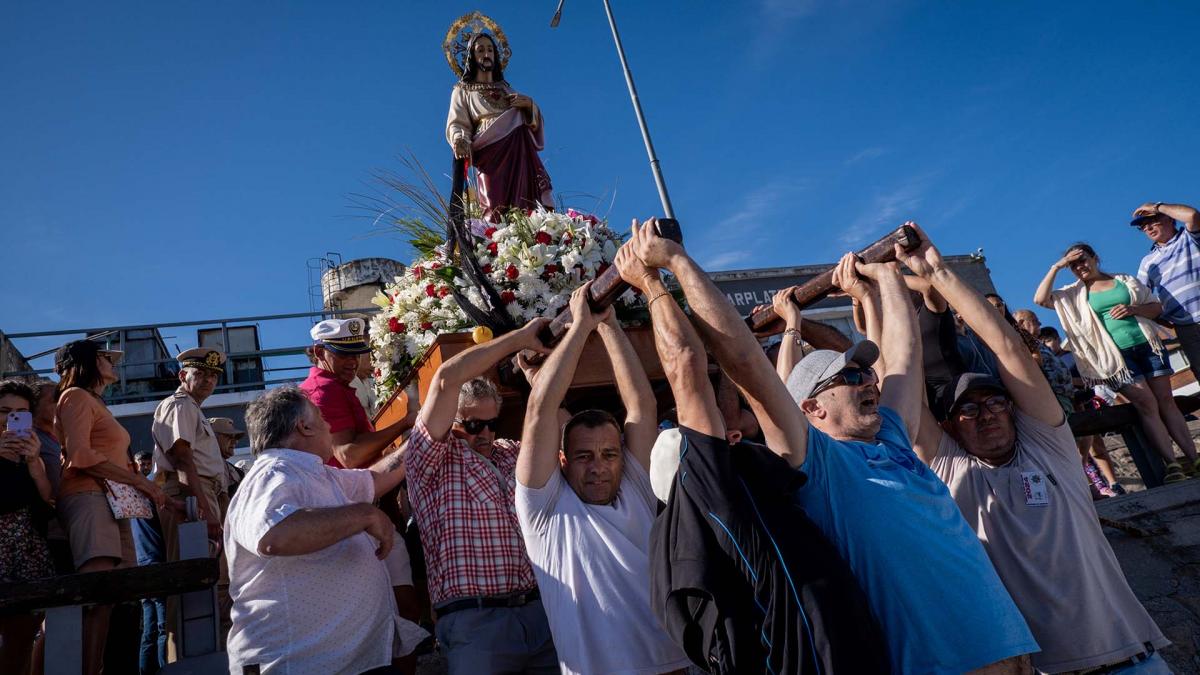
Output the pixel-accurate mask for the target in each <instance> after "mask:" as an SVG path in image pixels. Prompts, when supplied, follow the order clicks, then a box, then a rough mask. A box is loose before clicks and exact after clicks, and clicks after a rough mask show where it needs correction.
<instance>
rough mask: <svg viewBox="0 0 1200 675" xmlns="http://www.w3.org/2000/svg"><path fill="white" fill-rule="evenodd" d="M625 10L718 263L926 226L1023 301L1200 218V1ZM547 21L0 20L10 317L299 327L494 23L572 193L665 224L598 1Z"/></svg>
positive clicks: (689, 229)
mask: <svg viewBox="0 0 1200 675" xmlns="http://www.w3.org/2000/svg"><path fill="white" fill-rule="evenodd" d="M614 4H615V10H616V12H617V15H618V19H619V21H620V25H621V29H622V36H623V38H624V40H625V44H626V49H627V51H628V54H629V58H630V60H631V64H632V66H633V69H634V74H635V77H636V78H637V82H638V85H639V88H640V93H641V95H642V101H643V105H644V107H645V109H646V113H647V116H648V118H649V122H650V126H651V131H652V133H653V134H654V138H655V142H656V145H657V148H658V151H659V154H660V157H661V159H662V163H663V169H664V172H665V174H666V179H667V183H668V185H669V187H670V189H671V193H672V198H673V201H674V204H675V208H676V211H677V214H678V216H679V218H680V220H681V222H682V224H683V227H684V231H685V236H686V240H687V243H688V246H689V248H690V249H691V251H692V252H693V253H694V255H695V256H696V257H697V258H698V259H699V260H700V261H701V262H702V263H703V264H705V265H706V266H708V267H710V268H711V269H740V268H750V267H769V266H778V265H790V264H807V263H819V262H828V261H832V260H834V259H835V258H836V257H837V256H838V255H839V254H841V253H843V252H845V251H846V250H849V249H851V248H854V247H856V246H859V245H861V244H864V243H867V242H869V241H871V240H873V239H874V238H875V237H876V236H878V235H879V234H880V233H882V232H883V231H885V230H886V229H888V228H890V227H893V226H895V225H898V224H899V223H901V222H902V221H903V220H905V219H908V218H913V219H916V220H918V221H919V222H921V223H922V224H924V225H925V227H926V228H927V229H928V230H929V232H930V233H931V235H932V236H933V237H934V239H935V241H936V242H937V243H938V244H939V245H940V247H941V248H942V249H943V251H945V252H946V253H968V252H971V251H974V250H976V249H977V248H979V247H982V248H983V249H984V251H985V253H986V255H987V256H988V262H989V266H990V268H991V270H992V273H993V277H994V279H995V281H996V283H997V286H998V287H999V289H1000V291H1001V293H1002V294H1004V295H1005V296H1006V297H1007V298H1008V299H1009V301H1010V305H1012V306H1013V307H1020V306H1029V305H1031V304H1032V303H1031V302H1030V300H1029V299H1030V298H1031V297H1032V294H1033V290H1034V287H1035V286H1036V284H1037V282H1038V280H1039V279H1040V278H1041V275H1042V274H1043V272H1044V271H1045V269H1046V268H1047V266H1048V265H1049V264H1050V263H1051V262H1052V261H1053V260H1054V259H1056V256H1057V255H1058V254H1059V253H1060V252H1061V250H1062V249H1063V248H1064V247H1065V245H1066V244H1068V243H1070V242H1072V241H1075V240H1077V239H1085V240H1088V241H1090V242H1091V243H1093V244H1094V245H1095V246H1096V248H1097V249H1098V250H1099V251H1100V253H1101V256H1102V257H1103V258H1104V259H1105V265H1106V267H1108V268H1110V269H1111V270H1114V271H1129V272H1132V271H1133V270H1134V269H1135V268H1136V266H1137V261H1138V260H1139V259H1140V257H1141V255H1142V254H1143V253H1144V252H1145V250H1146V243H1145V241H1144V239H1143V238H1142V236H1141V235H1140V234H1139V233H1137V232H1135V231H1134V230H1132V229H1131V228H1129V227H1128V226H1127V225H1126V223H1127V222H1128V215H1129V212H1130V211H1131V210H1132V209H1133V208H1134V207H1136V206H1137V205H1139V204H1141V203H1142V202H1144V201H1159V200H1162V201H1168V202H1171V201H1182V202H1185V203H1187V202H1191V203H1196V202H1200V187H1198V185H1200V184H1198V182H1197V168H1196V159H1195V158H1196V157H1197V156H1200V133H1198V131H1200V129H1198V126H1200V123H1198V122H1197V119H1198V116H1197V111H1198V110H1200V105H1198V104H1200V87H1197V86H1196V85H1197V82H1196V61H1195V57H1194V49H1193V45H1195V44H1196V41H1197V37H1200V9H1198V7H1200V6H1198V5H1196V4H1195V3H1184V2H1138V3H1129V2H1123V3H1116V2H1089V3H1083V2H1066V3H1044V2H1005V3H982V2H936V3H926V2H906V1H903V0H890V1H888V2H857V1H854V0H844V1H829V2H817V1H814V0H796V1H787V0H755V1H747V2H695V1H682V0H679V1H674V2H637V3H634V2H629V1H628V0H615V2H614ZM554 5H555V3H554V2H553V0H547V1H546V2H536V3H535V2H525V1H523V2H501V1H494V2H488V3H483V4H479V5H477V4H474V3H459V2H437V3H431V2H420V3H418V2H397V1H395V0H393V1H392V2H357V3H332V2H307V1H300V0H292V1H288V2H284V1H274V2H255V3H246V2H206V3H199V2H186V3H185V2H172V3H122V2H114V3H82V2H77V3H41V2H27V1H23V0H22V1H17V2H7V3H4V6H3V9H0V64H2V65H0V74H2V75H0V100H3V101H4V103H3V105H0V148H3V152H0V229H2V231H3V232H4V235H5V243H6V245H5V249H6V252H7V255H6V266H5V267H6V274H5V277H6V287H7V288H8V292H7V293H6V294H5V309H4V311H3V312H2V314H0V329H3V330H5V331H8V332H16V331H27V330H50V329H59V328H68V327H75V326H87V325H111V324H119V323H133V322H162V321H175V320H187V319H200V318H208V317H216V316H236V315H246V314H260V313H261V314H267V313H283V312H292V311H304V310H307V308H308V295H307V287H306V286H307V273H306V268H305V261H306V260H307V259H309V258H312V257H315V256H321V255H323V254H325V253H326V252H328V251H335V252H339V253H340V254H341V255H342V257H343V258H345V259H351V258H355V257H364V256H385V257H393V258H398V259H400V260H405V261H406V260H407V259H408V258H409V257H410V255H411V252H409V251H407V250H406V247H405V246H404V244H403V243H402V242H401V241H400V240H399V239H397V238H395V237H390V236H374V235H372V234H371V232H370V224H369V222H368V221H366V220H364V219H362V218H358V217H355V215H354V213H355V212H354V210H353V209H352V208H350V199H349V195H350V194H351V193H355V192H362V191H364V190H368V189H370V182H371V174H372V172H373V171H376V170H379V169H391V170H399V169H401V166H400V163H399V161H398V157H399V156H400V155H402V154H404V153H407V152H409V151H411V152H412V153H414V154H415V155H416V157H417V158H418V159H419V160H420V161H421V162H422V163H423V164H424V166H425V167H426V168H427V169H428V170H429V171H430V172H431V173H435V174H439V175H440V174H443V173H445V172H447V170H448V166H449V157H450V155H449V149H448V147H447V146H446V144H445V141H444V139H443V126H444V120H445V114H446V104H447V101H448V96H449V91H450V87H451V86H452V84H453V75H452V74H451V72H450V71H449V69H448V68H447V67H446V64H445V62H444V59H443V56H442V52H441V46H440V43H441V39H442V37H443V35H444V33H445V30H446V28H447V26H448V25H449V23H450V22H451V21H452V20H453V19H454V18H455V17H457V16H459V15H460V14H463V13H466V12H468V11H470V10H472V9H476V8H479V9H482V10H483V11H484V12H485V13H488V14H490V15H491V16H493V17H494V18H495V19H496V20H497V21H499V22H500V24H501V25H502V27H503V28H504V30H505V31H506V33H507V34H508V37H509V39H510V41H511V45H512V48H513V57H512V61H511V63H510V64H509V67H508V69H507V71H506V74H507V76H508V80H509V81H510V82H511V83H512V84H513V85H514V86H515V87H516V88H517V89H518V90H519V91H522V92H525V93H528V94H529V95H530V96H532V97H533V98H534V99H535V100H536V101H537V102H538V103H539V105H540V106H541V107H542V110H543V112H544V114H545V117H546V120H547V127H546V129H547V130H546V133H547V148H546V151H545V152H544V153H543V159H544V161H545V163H546V165H547V167H548V169H549V171H550V173H551V176H552V178H553V181H554V184H555V188H556V190H557V191H558V192H559V193H561V194H562V195H564V196H565V197H566V198H567V202H568V203H569V204H570V205H573V206H576V207H577V208H581V209H584V210H594V211H598V212H601V213H606V214H608V215H609V216H610V217H611V219H612V220H613V221H614V222H615V223H616V224H618V225H620V226H622V227H623V226H624V224H625V223H627V222H628V220H629V218H630V217H633V216H638V217H644V216H648V215H653V214H656V213H658V211H659V210H660V207H659V206H658V200H657V196H656V193H655V191H654V186H653V182H652V180H651V177H650V172H649V169H648V167H647V163H646V159H645V154H644V150H643V148H642V145H641V141H640V137H639V136H638V132H637V127H636V124H635V121H634V118H633V114H632V112H631V110H630V106H629V101H628V98H627V96H626V92H625V88H624V82H623V80H622V77H621V73H620V70H619V68H618V63H617V60H616V56H615V54H614V52H613V47H612V42H611V39H610V37H609V35H608V27H607V24H606V23H605V20H604V13H603V9H602V5H601V4H600V3H599V2H598V0H568V2H567V5H566V8H565V12H564V17H563V21H562V25H561V26H560V27H559V28H558V29H555V30H551V29H550V28H548V22H549V19H550V16H551V14H552V13H553V10H554ZM443 182H445V183H447V184H448V181H443ZM1065 278H1066V277H1065V276H1064V281H1065ZM1043 316H1044V318H1049V315H1047V314H1045V313H1043Z"/></svg>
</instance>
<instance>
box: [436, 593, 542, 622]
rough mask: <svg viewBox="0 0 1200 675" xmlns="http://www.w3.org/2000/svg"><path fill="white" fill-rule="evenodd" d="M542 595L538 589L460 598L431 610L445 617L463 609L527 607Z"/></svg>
mask: <svg viewBox="0 0 1200 675" xmlns="http://www.w3.org/2000/svg"><path fill="white" fill-rule="evenodd" d="M541 597H542V594H541V593H539V592H538V589H536V588H535V589H533V590H530V591H525V592H524V593H516V594H514V595H492V596H483V597H479V598H462V599H461V600H451V601H450V602H447V603H446V604H444V605H438V606H437V607H434V608H433V609H434V610H435V611H436V612H437V615H438V616H446V615H447V614H451V613H453V612H457V611H459V610H463V609H484V608H491V607H522V606H524V605H528V604H529V603H531V602H533V601H534V600H538V599H540V598H541Z"/></svg>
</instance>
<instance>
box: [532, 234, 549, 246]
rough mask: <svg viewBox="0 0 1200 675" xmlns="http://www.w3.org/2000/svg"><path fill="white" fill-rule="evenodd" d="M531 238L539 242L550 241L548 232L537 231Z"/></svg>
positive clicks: (545, 242)
mask: <svg viewBox="0 0 1200 675" xmlns="http://www.w3.org/2000/svg"><path fill="white" fill-rule="evenodd" d="M533 240H534V241H536V242H537V243H539V244H549V243H550V241H551V239H550V233H549V232H538V233H537V234H536V235H534V237H533Z"/></svg>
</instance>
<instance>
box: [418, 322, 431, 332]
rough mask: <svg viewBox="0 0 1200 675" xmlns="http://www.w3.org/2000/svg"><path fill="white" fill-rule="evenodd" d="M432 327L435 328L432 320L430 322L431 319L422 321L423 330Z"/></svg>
mask: <svg viewBox="0 0 1200 675" xmlns="http://www.w3.org/2000/svg"><path fill="white" fill-rule="evenodd" d="M431 329H433V323H432V322H430V321H422V322H421V330H431Z"/></svg>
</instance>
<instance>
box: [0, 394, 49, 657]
mask: <svg viewBox="0 0 1200 675" xmlns="http://www.w3.org/2000/svg"><path fill="white" fill-rule="evenodd" d="M37 400H38V396H37V394H36V393H35V392H34V390H33V387H30V386H29V385H28V384H26V383H24V382H21V381H18V380H4V381H3V382H0V582H13V581H33V580H34V579H41V578H44V577H49V576H53V575H54V566H53V564H51V562H50V549H49V548H47V546H46V540H45V538H43V537H42V533H41V532H39V531H38V529H37V527H36V526H35V525H34V511H35V510H40V509H41V508H45V507H48V506H49V504H50V502H51V500H52V499H53V495H52V494H51V487H50V479H49V478H48V477H47V476H46V465H45V464H43V463H42V458H41V456H40V454H39V451H40V450H41V442H40V441H39V440H38V437H37V434H35V433H33V425H32V422H33V414H32V412H33V408H34V406H35V405H36V403H37ZM10 413H11V414H12V415H13V416H12V419H13V420H14V423H13V425H12V427H11V428H10V426H9V423H8V422H9V419H10V418H9V415H10ZM41 621H42V619H41V615H40V614H27V615H24V616H6V617H0V635H2V636H3V639H0V672H3V673H25V672H28V668H29V663H30V658H31V656H32V655H33V649H34V640H35V639H36V637H37V630H38V626H40V625H41Z"/></svg>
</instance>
